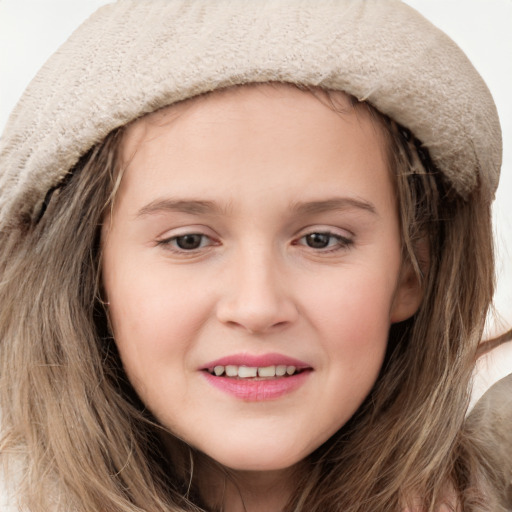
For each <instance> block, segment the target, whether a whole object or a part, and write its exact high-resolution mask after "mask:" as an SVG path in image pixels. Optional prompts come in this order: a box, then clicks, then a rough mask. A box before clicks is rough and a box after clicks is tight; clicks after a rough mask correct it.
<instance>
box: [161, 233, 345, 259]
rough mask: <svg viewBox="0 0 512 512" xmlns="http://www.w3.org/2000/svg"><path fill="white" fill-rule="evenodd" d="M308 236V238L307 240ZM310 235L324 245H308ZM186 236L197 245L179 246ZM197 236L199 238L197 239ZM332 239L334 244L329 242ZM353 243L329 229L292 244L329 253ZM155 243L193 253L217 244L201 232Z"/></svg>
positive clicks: (174, 249) (303, 237)
mask: <svg viewBox="0 0 512 512" xmlns="http://www.w3.org/2000/svg"><path fill="white" fill-rule="evenodd" d="M308 237H309V238H310V240H309V241H308ZM311 237H316V238H317V239H318V238H320V239H321V237H325V238H324V240H317V241H319V242H320V244H323V243H325V244H326V245H325V246H324V247H313V246H312V245H310V243H312V242H313V240H312V239H311ZM187 238H194V240H190V241H191V242H192V241H196V242H199V245H198V246H197V247H192V248H188V249H187V248H184V247H183V246H182V247H180V246H179V244H180V241H185V240H186V239H187ZM198 238H199V240H198ZM207 240H210V243H208V244H207V245H205V242H206V241H207ZM333 240H334V244H333V243H331V242H332V241H333ZM353 244H354V241H353V240H352V239H350V238H347V237H345V236H342V235H339V234H336V233H333V232H331V231H311V232H309V233H306V234H305V235H302V236H301V237H300V238H298V239H296V240H295V241H294V242H293V244H292V245H303V246H305V247H308V248H309V249H312V250H313V251H315V252H322V253H331V252H336V251H340V250H346V249H348V248H350V247H351V246H352V245H353ZM157 245H159V246H164V247H165V248H167V249H168V250H171V251H173V252H177V253H182V254H184V253H185V254H186V253H188V254H194V253H196V252H198V251H200V250H201V249H205V248H206V249H208V248H209V247H212V246H214V245H218V243H216V242H215V241H214V240H213V239H212V238H211V237H209V236H208V235H205V234H203V233H184V234H183V235H176V236H173V237H170V238H166V239H164V240H160V241H158V243H157Z"/></svg>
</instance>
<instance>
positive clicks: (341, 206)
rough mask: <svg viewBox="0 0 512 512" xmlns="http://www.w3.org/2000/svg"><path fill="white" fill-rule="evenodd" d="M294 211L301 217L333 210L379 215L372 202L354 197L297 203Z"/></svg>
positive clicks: (294, 204) (293, 207)
mask: <svg viewBox="0 0 512 512" xmlns="http://www.w3.org/2000/svg"><path fill="white" fill-rule="evenodd" d="M292 210H293V211H294V212H295V213H297V214H299V215H312V214H317V213H323V212H328V211H332V210H342V211H343V210H363V211H366V212H369V213H372V214H374V215H378V213H377V208H375V205H374V204H373V203H371V202H370V201H366V200H364V199H359V198H354V197H333V198H330V199H325V200H322V201H307V202H296V203H293V204H292Z"/></svg>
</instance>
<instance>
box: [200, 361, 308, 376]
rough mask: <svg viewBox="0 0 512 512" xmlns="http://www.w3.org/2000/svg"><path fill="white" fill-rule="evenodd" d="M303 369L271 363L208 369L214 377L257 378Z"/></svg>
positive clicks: (282, 374) (288, 374) (293, 373)
mask: <svg viewBox="0 0 512 512" xmlns="http://www.w3.org/2000/svg"><path fill="white" fill-rule="evenodd" d="M301 371H303V370H300V369H298V368H297V367H295V366H292V365H289V366H287V365H284V364H281V365H277V366H276V365H271V366H261V367H256V366H236V365H227V366H222V365H217V366H214V367H213V368H212V369H208V372H209V373H210V374H211V375H215V376H216V377H222V376H225V377H231V378H239V379H257V378H265V379H267V378H275V377H286V376H291V375H295V374H297V373H300V372H301Z"/></svg>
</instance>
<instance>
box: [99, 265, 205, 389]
mask: <svg viewBox="0 0 512 512" xmlns="http://www.w3.org/2000/svg"><path fill="white" fill-rule="evenodd" d="M142 277H143V278H142ZM108 282H109V286H107V293H108V298H109V301H110V307H109V314H110V319H111V324H112V328H113V331H114V338H115V341H116V345H117V347H118V350H119V353H120V356H121V360H122V363H123V366H124V368H125V371H126V372H127V374H128V377H129V378H130V380H131V381H132V384H133V385H134V387H135V388H136V390H137V391H138V392H139V393H140V394H144V391H143V389H142V388H144V389H145V388H146V387H147V385H148V384H149V383H151V382H153V381H154V377H155V376H156V374H157V373H158V372H161V371H162V368H166V369H167V370H166V373H167V375H166V376H165V378H167V379H171V380H176V383H177V382H178V379H179V376H180V375H182V374H183V373H184V372H186V371H187V369H188V359H187V357H188V354H189V353H190V351H191V349H192V348H193V347H194V345H195V343H196V334H197V332H198V331H199V330H200V328H201V326H202V325H203V324H204V322H205V321H206V320H205V319H207V318H208V311H210V309H211V308H210V305H209V302H208V296H207V295H206V294H204V293H202V294H201V293H199V292H196V291H194V290H195V289H194V288H192V289H189V290H188V291H187V288H186V287H185V288H183V287H180V286H179V283H176V280H174V282H173V284H170V283H168V282H167V280H166V279H165V278H162V276H160V278H159V279H156V278H155V279H153V278H152V274H151V273H149V272H148V273H144V275H142V274H140V273H139V274H135V277H134V274H132V277H131V279H122V278H121V279H118V278H117V277H116V276H112V275H111V276H110V279H109V281H108Z"/></svg>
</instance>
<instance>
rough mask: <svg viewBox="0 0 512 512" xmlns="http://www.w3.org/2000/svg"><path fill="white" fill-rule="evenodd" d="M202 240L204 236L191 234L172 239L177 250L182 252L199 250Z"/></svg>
mask: <svg viewBox="0 0 512 512" xmlns="http://www.w3.org/2000/svg"><path fill="white" fill-rule="evenodd" d="M204 238H205V236H204V235H199V234H194V233H192V234H187V235H182V236H177V237H176V238H175V239H174V242H175V244H176V246H177V247H178V248H180V249H182V250H184V251H193V250H194V249H199V248H200V247H202V245H203V240H204Z"/></svg>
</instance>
